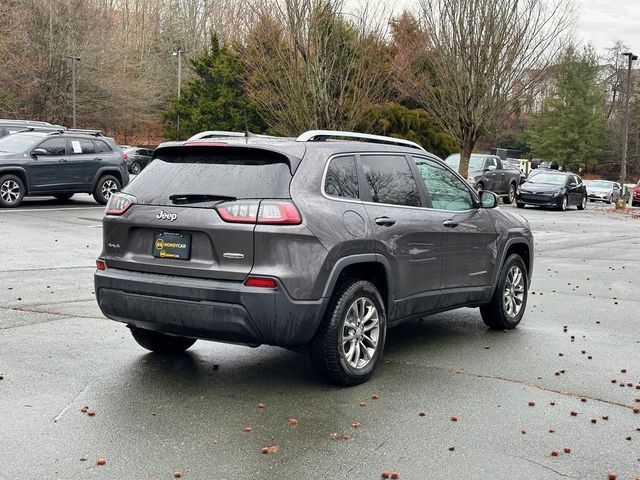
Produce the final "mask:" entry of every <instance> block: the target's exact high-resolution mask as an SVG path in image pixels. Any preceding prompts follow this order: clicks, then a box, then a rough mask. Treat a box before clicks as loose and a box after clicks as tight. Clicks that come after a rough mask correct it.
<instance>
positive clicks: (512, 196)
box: [502, 183, 516, 205]
mask: <svg viewBox="0 0 640 480" xmlns="http://www.w3.org/2000/svg"><path fill="white" fill-rule="evenodd" d="M515 199H516V186H515V184H513V183H510V184H509V192H508V193H507V196H506V197H504V198H503V200H502V201H503V202H504V203H507V204H509V205H511V204H512V203H513V201H514V200H515Z"/></svg>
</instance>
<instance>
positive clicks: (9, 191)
mask: <svg viewBox="0 0 640 480" xmlns="http://www.w3.org/2000/svg"><path fill="white" fill-rule="evenodd" d="M24 194H25V188H24V183H23V182H22V180H20V177H17V176H16V175H2V176H0V207H5V208H13V207H17V206H18V205H20V204H21V203H22V199H23V198H24Z"/></svg>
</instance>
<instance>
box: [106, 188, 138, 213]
mask: <svg viewBox="0 0 640 480" xmlns="http://www.w3.org/2000/svg"><path fill="white" fill-rule="evenodd" d="M136 202H137V199H136V197H134V196H133V195H128V194H126V193H122V192H118V193H114V194H113V195H111V197H110V198H109V201H108V202H107V206H106V207H105V213H106V214H107V215H122V214H123V213H124V212H126V211H127V210H129V208H131V205H133V204H135V203H136Z"/></svg>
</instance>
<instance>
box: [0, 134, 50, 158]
mask: <svg viewBox="0 0 640 480" xmlns="http://www.w3.org/2000/svg"><path fill="white" fill-rule="evenodd" d="M44 136H45V134H37V133H14V134H13V135H7V136H6V137H3V138H0V153H22V152H24V151H26V150H28V149H29V148H31V147H32V146H34V145H35V144H36V143H38V142H39V141H40V140H42V138H43V137H44Z"/></svg>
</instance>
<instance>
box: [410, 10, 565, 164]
mask: <svg viewBox="0 0 640 480" xmlns="http://www.w3.org/2000/svg"><path fill="white" fill-rule="evenodd" d="M420 6H421V9H420V20H421V22H422V25H423V28H424V29H425V30H426V31H427V32H428V34H429V41H430V44H431V49H430V54H429V56H428V60H429V61H428V71H427V73H426V74H425V75H424V77H423V78H424V81H423V88H422V89H420V91H419V92H418V98H419V101H420V103H421V104H422V105H423V106H424V108H425V109H426V110H428V111H429V112H430V113H431V114H432V115H433V116H434V118H435V119H436V120H437V121H438V122H439V123H440V124H441V126H442V127H443V128H444V129H445V130H446V131H447V132H448V133H449V134H450V135H452V136H453V137H454V138H456V139H457V140H458V144H459V146H460V150H461V161H460V168H459V171H460V174H461V175H463V176H465V177H466V176H467V173H468V172H467V170H468V166H469V157H470V156H471V152H472V151H473V148H474V146H475V144H476V142H477V141H478V139H479V138H480V137H481V136H483V135H485V134H488V133H492V132H494V131H495V130H496V129H497V128H498V127H499V125H500V122H501V120H502V118H503V117H505V116H506V115H507V114H508V113H509V112H510V111H511V110H512V109H513V108H514V107H515V106H517V105H518V102H519V100H520V99H521V98H522V97H523V95H524V94H525V93H526V92H527V91H528V90H530V89H531V88H532V87H533V86H535V85H536V84H537V83H538V82H539V81H540V80H541V77H540V75H539V73H538V72H544V71H546V69H547V66H549V65H550V64H551V62H552V61H553V60H554V58H555V57H556V55H557V54H558V53H559V52H560V51H561V49H562V47H563V44H564V40H565V36H567V35H568V33H569V27H570V25H571V23H572V19H573V10H572V9H571V6H570V4H569V3H567V1H565V0H555V1H551V0H421V1H420Z"/></svg>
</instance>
